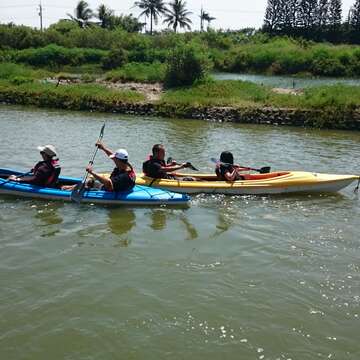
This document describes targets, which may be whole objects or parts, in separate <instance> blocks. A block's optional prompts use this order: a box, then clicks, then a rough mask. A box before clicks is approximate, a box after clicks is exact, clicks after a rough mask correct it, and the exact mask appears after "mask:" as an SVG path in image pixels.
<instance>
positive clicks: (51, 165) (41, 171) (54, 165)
mask: <svg viewBox="0 0 360 360" xmlns="http://www.w3.org/2000/svg"><path fill="white" fill-rule="evenodd" d="M37 149H38V150H39V151H40V155H41V157H42V158H43V160H42V161H39V162H38V163H37V164H36V165H35V166H34V168H33V169H31V171H30V172H29V175H28V176H23V177H18V176H15V175H11V176H10V177H9V180H12V181H16V182H19V183H26V184H31V185H37V186H42V187H55V186H56V183H57V180H58V178H59V175H60V172H61V167H60V164H59V159H58V158H57V155H56V149H55V146H54V145H45V146H38V148H37Z"/></svg>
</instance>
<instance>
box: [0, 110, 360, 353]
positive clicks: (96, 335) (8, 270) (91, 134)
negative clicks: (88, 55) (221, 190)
mask: <svg viewBox="0 0 360 360" xmlns="http://www.w3.org/2000/svg"><path fill="white" fill-rule="evenodd" d="M104 119H106V122H107V125H106V129H105V141H106V143H107V144H108V145H109V146H110V147H112V148H116V147H120V146H121V147H126V148H127V149H128V150H129V153H130V157H131V161H132V163H133V164H134V165H136V167H137V168H138V169H139V168H140V164H141V161H142V160H143V159H144V158H145V156H146V154H148V152H149V149H150V148H151V145H152V144H153V143H157V142H163V143H164V144H165V145H166V146H167V149H168V153H169V155H170V154H171V155H172V156H173V157H174V158H176V159H178V160H182V161H183V160H191V161H192V162H193V163H194V164H196V166H198V167H200V168H201V169H202V170H204V171H211V170H212V165H211V163H210V162H209V160H208V159H209V158H210V157H212V156H216V155H217V154H219V153H220V151H221V150H223V149H231V150H233V152H234V153H235V154H236V158H237V160H238V162H240V163H244V164H245V165H252V166H265V165H269V164H270V165H271V166H272V167H273V168H274V169H294V170H295V169H303V170H309V171H323V172H338V173H357V174H359V173H360V166H359V158H360V147H359V145H360V134H359V133H352V132H335V131H317V130H304V129H295V128H278V127H266V126H248V125H246V126H244V125H236V124H215V123H208V122H201V121H188V120H170V119H158V118H144V119H141V118H139V117H124V116H120V115H102V114H89V113H76V112H61V111H52V110H33V109H29V108H27V109H26V108H19V107H5V106H1V107H0V140H1V141H0V166H1V167H14V168H18V169H28V168H29V167H31V165H32V164H33V163H34V162H36V161H37V160H38V153H37V150H36V146H37V145H38V144H43V143H54V144H55V145H56V146H57V148H58V150H59V153H60V157H61V161H62V164H63V173H64V174H69V175H81V174H82V172H83V168H84V166H85V165H86V163H87V161H88V159H89V157H90V154H91V151H92V150H93V142H94V141H95V140H96V138H97V136H98V132H99V130H100V127H101V124H102V122H103V121H104ZM95 168H96V169H97V170H99V171H108V170H109V169H110V168H111V163H110V162H109V161H108V160H107V159H106V158H105V156H104V155H103V154H99V155H98V157H97V159H96V162H95ZM354 186H355V184H353V185H352V186H350V187H349V188H347V189H345V190H343V191H342V192H341V193H338V194H334V195H323V196H314V195H313V196H309V195H306V196H298V195H297V196H287V197H279V196H278V197H275V196H270V197H236V196H234V197H228V196H204V195H202V196H196V197H194V198H193V200H192V202H191V206H190V207H189V208H184V209H183V208H177V209H170V208H166V207H160V208H131V207H122V208H110V207H95V206H90V205H84V206H80V207H78V206H76V205H74V204H64V203H59V202H53V203H52V202H44V201H35V200H31V199H27V200H21V199H15V198H12V197H0V359H4V360H5V359H6V360H12V359H14V360H15V359H16V360H19V359H26V360H39V359H101V360H102V359H154V360H155V359H156V360H158V359H165V358H166V359H207V360H210V359H211V360H212V359H214V360H215V359H281V360H282V359H292V360H295V359H301V360H305V359H339V360H343V359H353V360H357V359H359V358H360V345H359V329H360V263H359V259H360V239H359V225H360V208H359V199H358V197H357V196H356V195H355V194H354V193H353V192H352V190H353V188H354Z"/></svg>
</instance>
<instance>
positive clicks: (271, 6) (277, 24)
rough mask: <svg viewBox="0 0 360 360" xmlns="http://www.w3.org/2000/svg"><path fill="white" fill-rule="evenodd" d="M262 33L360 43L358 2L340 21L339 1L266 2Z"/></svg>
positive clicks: (296, 0)
mask: <svg viewBox="0 0 360 360" xmlns="http://www.w3.org/2000/svg"><path fill="white" fill-rule="evenodd" d="M263 31H264V32H266V33H269V34H271V35H288V36H295V37H299V36H300V37H303V38H305V39H309V40H315V41H330V42H334V43H340V42H348V43H356V44H358V43H360V0H356V1H355V3H354V5H353V6H352V7H351V9H350V11H349V13H348V15H347V17H346V20H345V21H343V20H342V2H341V0H268V4H267V8H266V12H265V18H264V26H263Z"/></svg>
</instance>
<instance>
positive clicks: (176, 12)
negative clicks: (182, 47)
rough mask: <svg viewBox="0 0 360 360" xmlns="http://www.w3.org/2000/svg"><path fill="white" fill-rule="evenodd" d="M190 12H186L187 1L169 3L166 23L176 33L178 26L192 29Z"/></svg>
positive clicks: (178, 0)
mask: <svg viewBox="0 0 360 360" xmlns="http://www.w3.org/2000/svg"><path fill="white" fill-rule="evenodd" d="M190 14H191V12H190V11H188V10H186V1H182V0H173V1H172V2H170V3H169V8H168V10H167V12H166V16H165V20H164V23H167V24H168V26H171V27H172V28H173V29H174V32H176V30H177V28H178V26H180V28H187V29H188V30H190V29H191V25H190V24H192V22H191V20H190V19H189V15H190Z"/></svg>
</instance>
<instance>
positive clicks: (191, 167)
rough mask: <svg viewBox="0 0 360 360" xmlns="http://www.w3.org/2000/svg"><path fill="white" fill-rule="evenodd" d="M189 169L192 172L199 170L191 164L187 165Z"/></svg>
mask: <svg viewBox="0 0 360 360" xmlns="http://www.w3.org/2000/svg"><path fill="white" fill-rule="evenodd" d="M189 169H191V170H194V171H199V169H197V168H196V167H195V166H194V165H193V164H191V163H190V165H189Z"/></svg>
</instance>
